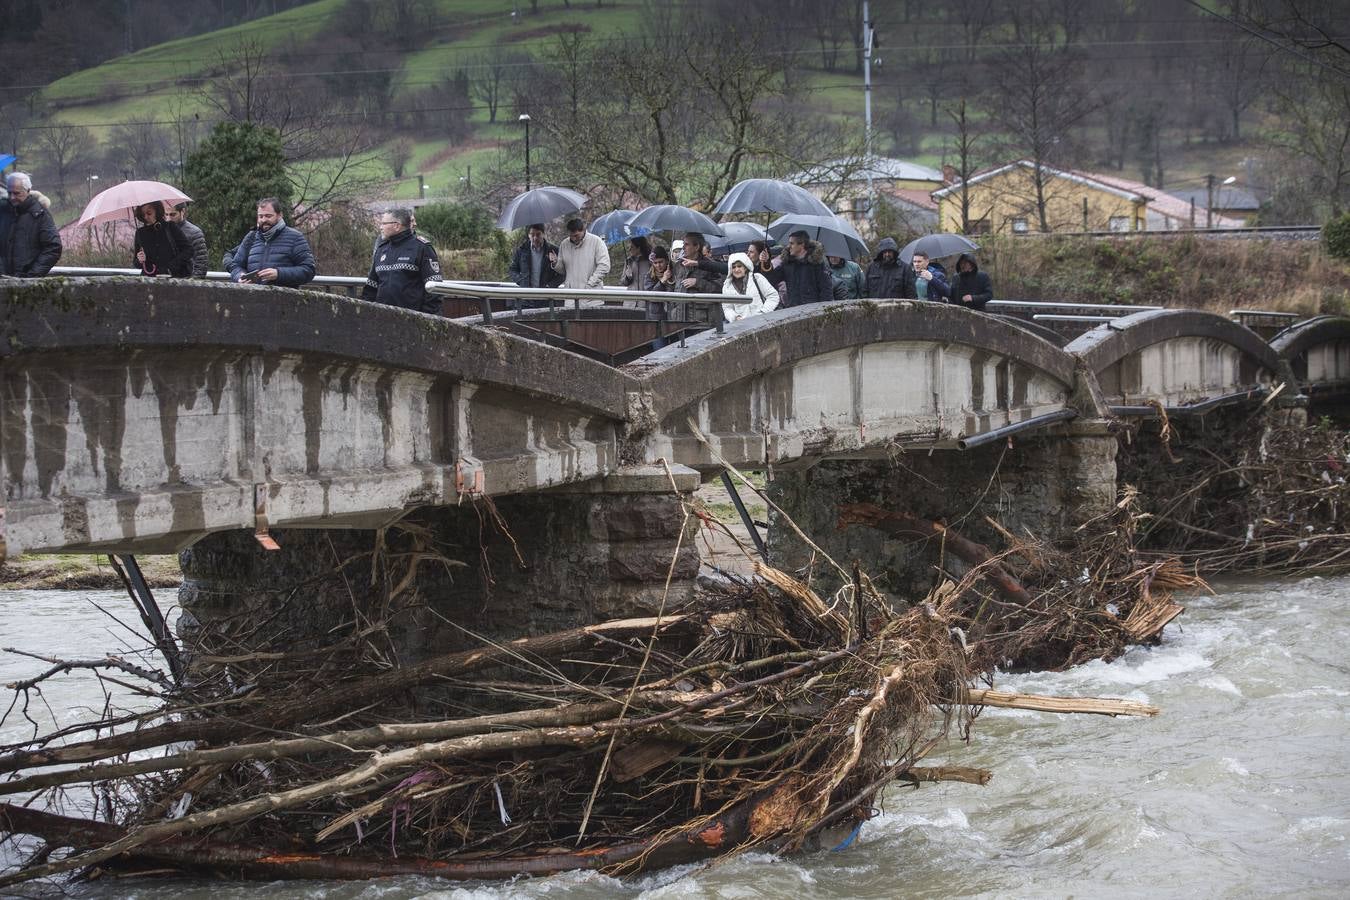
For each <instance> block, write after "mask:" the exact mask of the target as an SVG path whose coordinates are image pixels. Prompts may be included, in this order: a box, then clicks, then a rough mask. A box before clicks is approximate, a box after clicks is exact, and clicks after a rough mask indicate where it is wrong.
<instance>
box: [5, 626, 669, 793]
mask: <svg viewBox="0 0 1350 900" xmlns="http://www.w3.org/2000/svg"><path fill="white" fill-rule="evenodd" d="M684 618H685V617H684V616H665V617H663V618H660V619H657V618H644V619H620V620H617V621H613V622H604V623H601V624H599V625H587V626H584V627H582V628H573V629H570V630H568V631H559V632H555V633H553V634H545V635H539V636H537V637H526V638H518V639H516V640H514V641H510V642H508V643H505V644H501V645H494V646H488V647H482V648H479V649H475V650H465V651H461V652H458V653H449V654H446V655H444V656H439V657H436V658H434V659H429V660H427V661H425V662H422V663H418V664H417V665H414V666H408V667H407V668H401V669H391V670H390V671H388V672H384V673H381V674H379V675H370V676H365V677H362V678H359V679H353V680H351V681H349V682H344V683H342V684H339V685H338V686H337V687H335V688H333V689H331V690H328V691H325V692H323V693H320V694H316V695H312V696H309V697H303V698H301V699H297V700H291V701H288V702H285V703H280V704H278V705H277V706H275V707H273V708H272V709H269V710H266V711H265V712H263V713H262V714H261V715H259V716H258V717H257V718H256V719H254V720H250V719H248V718H247V716H243V717H241V718H242V719H243V721H240V720H239V719H224V718H221V719H216V720H213V721H198V720H195V719H189V720H185V721H181V722H170V723H167V724H164V725H157V726H154V727H152V728H145V729H142V730H140V731H132V732H127V733H124V734H115V735H109V736H108V737H103V738H98V739H97V740H92V741H83V742H81V743H77V744H69V745H66V746H64V747H51V748H45V749H42V750H18V751H14V752H12V753H9V754H6V755H5V756H0V773H5V772H14V771H18V770H19V769H25V768H30V767H34V766H51V765H60V764H66V763H82V762H94V761H96V760H100V759H107V758H109V757H112V756H120V755H121V754H123V753H129V752H131V751H134V750H145V749H148V748H151V747H159V746H163V745H164V744H171V743H178V742H180V741H205V742H208V743H211V742H215V741H225V740H238V739H240V738H241V737H246V736H248V735H252V734H256V733H257V732H259V731H263V730H271V729H277V728H286V727H290V726H293V725H295V724H296V723H300V722H305V721H310V720H313V719H316V718H320V717H322V716H327V715H332V714H334V713H338V712H341V711H343V710H348V709H356V708H359V707H360V706H362V705H363V704H365V703H367V702H369V701H371V700H374V699H377V698H380V697H387V696H389V695H390V694H392V693H396V692H398V691H404V690H409V689H411V688H414V687H418V686H420V685H423V684H426V683H428V682H431V681H434V680H436V679H437V678H444V677H447V676H451V675H463V674H466V673H469V672H474V671H478V670H481V669H485V668H489V667H491V666H494V665H498V664H501V663H504V662H507V661H509V660H511V659H514V658H517V657H522V656H524V657H530V656H533V657H539V658H545V659H547V658H551V657H555V656H558V655H559V654H562V653H568V652H571V651H573V650H576V649H578V648H580V647H583V646H586V645H587V644H588V643H589V642H591V641H593V640H596V639H598V638H599V639H603V638H615V637H622V636H624V635H629V634H643V633H646V632H649V631H651V630H652V629H654V628H667V627H670V626H671V625H675V624H677V623H679V622H682V621H684Z"/></svg>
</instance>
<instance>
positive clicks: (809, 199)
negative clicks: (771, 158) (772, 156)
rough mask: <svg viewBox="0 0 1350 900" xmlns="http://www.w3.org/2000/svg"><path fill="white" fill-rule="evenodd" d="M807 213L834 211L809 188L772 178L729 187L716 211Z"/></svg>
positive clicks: (718, 213) (755, 179)
mask: <svg viewBox="0 0 1350 900" xmlns="http://www.w3.org/2000/svg"><path fill="white" fill-rule="evenodd" d="M770 212H776V213H806V214H808V215H813V216H828V215H832V214H833V213H832V212H831V211H830V208H829V207H828V206H826V205H825V204H824V203H822V202H820V200H818V199H817V198H816V197H815V195H814V194H812V193H811V192H810V191H808V190H806V188H803V187H798V186H797V185H795V184H789V183H788V182H786V181H776V180H774V179H772V178H747V179H746V180H745V181H739V182H737V183H736V186H735V187H733V188H732V189H731V190H729V191H727V194H726V196H725V197H723V198H722V202H721V203H719V204H717V208H716V209H714V210H713V215H715V216H719V215H723V214H725V213H770Z"/></svg>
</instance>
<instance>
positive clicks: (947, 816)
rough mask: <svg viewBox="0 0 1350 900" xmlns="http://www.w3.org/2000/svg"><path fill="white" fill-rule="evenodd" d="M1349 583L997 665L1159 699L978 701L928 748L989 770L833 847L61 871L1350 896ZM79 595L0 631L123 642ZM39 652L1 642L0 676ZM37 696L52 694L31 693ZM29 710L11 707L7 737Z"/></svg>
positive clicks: (1249, 590) (328, 891)
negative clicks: (1039, 659) (945, 742)
mask: <svg viewBox="0 0 1350 900" xmlns="http://www.w3.org/2000/svg"><path fill="white" fill-rule="evenodd" d="M1347 601H1350V577H1338V578H1326V579H1319V578H1314V579H1305V580H1298V581H1261V582H1228V583H1223V584H1220V585H1218V586H1217V589H1216V593H1215V594H1214V595H1212V596H1208V595H1206V596H1196V597H1191V598H1188V599H1187V601H1186V602H1187V605H1188V611H1187V613H1186V614H1185V615H1184V616H1182V617H1181V619H1179V620H1178V621H1177V623H1176V624H1175V625H1174V626H1172V627H1169V629H1168V632H1167V636H1166V639H1165V640H1164V641H1163V643H1162V645H1161V646H1160V647H1156V648H1151V649H1146V648H1136V649H1134V650H1132V651H1130V652H1129V653H1128V654H1126V655H1125V656H1124V657H1123V658H1122V659H1120V660H1117V661H1116V662H1114V663H1111V664H1109V665H1108V664H1101V663H1092V664H1090V665H1086V666H1082V667H1080V668H1078V669H1074V670H1073V671H1070V672H1065V673H1059V674H1036V675H1020V676H1016V677H1009V678H1003V679H1000V681H999V686H1000V687H1003V688H1007V689H1015V690H1024V691H1036V692H1042V693H1062V694H1083V695H1100V696H1123V697H1129V698H1133V699H1137V700H1143V701H1147V702H1149V703H1154V704H1158V705H1160V706H1161V707H1162V709H1163V713H1162V715H1161V716H1159V717H1158V718H1155V719H1120V720H1115V719H1107V718H1101V717H1097V716H1062V717H1057V716H1053V715H1050V714H1046V713H1032V712H1017V711H998V710H990V711H986V712H985V713H984V714H983V715H982V716H981V717H980V718H979V720H978V721H977V722H976V725H975V730H974V734H973V737H972V740H971V742H970V744H969V745H962V744H951V745H949V746H948V747H946V748H945V749H944V751H943V752H942V753H941V755H939V756H936V757H933V758H932V759H931V761H932V762H933V763H934V764H941V763H948V764H953V765H967V766H984V767H987V768H989V769H992V770H993V772H994V780H993V781H992V783H990V784H989V785H988V786H987V787H983V788H980V787H975V786H972V785H967V784H942V785H928V786H925V787H923V788H922V789H919V790H913V789H910V788H901V787H894V788H892V789H890V790H889V791H887V792H886V794H885V797H884V801H885V802H884V804H883V808H882V809H881V810H880V812H879V815H877V816H876V818H874V819H872V820H871V821H870V822H868V823H867V824H866V825H865V826H864V827H863V828H862V829H861V831H860V832H859V833H858V835H857V837H856V839H855V840H854V841H853V843H852V844H851V845H850V846H849V847H847V848H845V849H841V850H839V851H837V852H829V851H821V852H817V853H811V854H806V855H802V856H795V857H779V856H775V855H772V854H768V853H750V854H746V855H744V856H742V857H740V858H737V859H734V860H732V861H730V862H728V863H725V864H723V865H719V866H716V867H712V868H699V867H686V868H681V869H676V870H670V871H665V872H660V873H656V874H652V875H648V876H645V877H642V878H640V879H636V880H628V881H620V880H616V879H613V878H608V877H605V876H603V875H599V874H595V873H581V874H564V875H558V876H554V877H551V878H540V879H522V880H517V881H514V882H510V883H505V884H502V883H496V884H471V885H462V884H453V883H446V882H439V881H434V880H429V879H420V878H396V879H387V880H382V881H376V882H368V883H342V882H333V883H329V882H308V883H280V882H279V883H273V884H238V885H232V884H228V883H221V882H219V881H207V880H176V881H171V882H163V881H150V880H134V879H133V880H120V881H115V882H114V881H105V882H100V883H94V884H89V885H78V886H74V887H71V888H68V891H69V892H70V893H71V894H73V895H74V896H76V897H88V898H112V897H135V898H143V900H152V898H153V900H161V898H162V900H168V898H175V900H177V898H191V900H196V898H207V897H210V898H213V900H215V898H246V897H247V898H252V897H258V896H266V897H269V898H324V900H344V898H391V900H395V898H397V900H402V898H430V897H437V898H464V900H468V898H494V900H495V898H508V897H511V898H514V897H539V898H543V897H547V898H567V900H581V898H602V897H606V898H607V897H648V898H685V897H693V898H701V897H709V898H713V897H716V898H794V900H797V898H803V897H839V898H844V897H990V898H994V897H999V898H1002V897H1070V896H1076V897H1186V898H1193V897H1263V898H1264V897H1300V898H1302V897H1338V898H1339V897H1345V896H1350V839H1348V836H1350V779H1347V777H1346V774H1347V771H1350V739H1348V738H1350V657H1347V655H1346V648H1347V647H1350V615H1347ZM92 602H98V603H100V604H103V605H105V606H107V607H108V608H110V609H112V610H114V611H116V612H117V613H118V614H119V615H125V614H127V613H128V612H129V609H128V605H127V601H126V600H125V598H124V597H123V596H121V595H120V594H100V593H88V592H64V591H59V592H58V591H32V592H18V591H15V592H0V622H2V623H3V627H2V629H0V630H2V631H3V638H0V645H3V646H20V647H24V648H26V649H29V650H33V651H38V652H45V653H51V654H54V655H60V656H91V655H96V654H102V653H104V652H106V651H107V650H108V649H110V648H114V647H117V646H118V645H119V640H120V638H119V629H118V628H117V627H116V626H114V625H111V624H110V623H109V622H108V620H107V619H106V618H105V617H104V616H103V615H101V614H100V613H99V612H98V611H97V610H96V609H94V608H93V607H92V606H91V603H92ZM41 667H42V664H41V663H38V662H36V661H34V660H22V659H19V658H16V657H14V656H10V655H0V683H4V682H8V681H12V680H14V679H15V678H16V677H21V676H25V675H30V674H32V673H34V672H36V671H38V670H40V668H41ZM44 698H45V701H46V704H47V706H50V708H51V710H52V712H53V713H55V714H56V715H57V717H58V718H60V719H63V720H70V719H71V718H73V717H75V716H76V715H78V713H79V711H80V709H81V707H91V706H99V705H101V703H102V697H101V694H100V693H99V692H98V691H97V690H96V689H90V687H89V682H88V681H87V680H85V679H79V678H75V677H70V678H63V679H60V680H57V681H54V682H52V683H51V684H50V685H49V686H48V688H47V689H46V690H45V692H44ZM6 705H8V704H7V703H6ZM33 715H34V717H35V718H39V719H40V720H41V716H42V715H47V711H46V709H44V708H43V707H42V706H41V705H36V706H35V707H34V709H33ZM27 727H28V726H26V723H24V722H23V720H22V718H16V717H15V714H13V713H11V714H10V717H9V719H8V720H7V721H6V722H5V723H4V725H3V727H0V739H3V740H7V741H8V740H13V739H14V737H15V736H16V735H18V734H22V733H25V729H26V728H27ZM10 852H12V850H0V853H10ZM10 858H12V857H10ZM25 893H26V894H28V895H32V894H33V888H31V886H30V887H29V889H27V890H26V891H25Z"/></svg>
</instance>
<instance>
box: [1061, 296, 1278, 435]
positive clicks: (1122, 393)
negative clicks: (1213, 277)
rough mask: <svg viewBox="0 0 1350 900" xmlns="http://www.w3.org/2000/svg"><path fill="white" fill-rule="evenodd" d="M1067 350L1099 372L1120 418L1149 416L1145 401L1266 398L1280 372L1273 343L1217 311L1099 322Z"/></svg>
mask: <svg viewBox="0 0 1350 900" xmlns="http://www.w3.org/2000/svg"><path fill="white" fill-rule="evenodd" d="M1064 349H1065V351H1066V352H1067V353H1070V354H1073V355H1074V356H1077V357H1078V358H1080V359H1082V360H1083V362H1084V363H1085V364H1086V366H1087V367H1088V368H1089V369H1090V370H1091V371H1092V372H1093V374H1095V375H1096V377H1097V381H1098V383H1099V384H1100V386H1101V390H1102V393H1103V395H1104V397H1105V399H1106V402H1107V403H1108V404H1109V405H1110V406H1111V408H1112V411H1114V412H1115V413H1117V414H1118V415H1150V414H1152V409H1151V408H1150V407H1149V406H1147V405H1145V404H1146V402H1147V401H1151V400H1157V401H1160V402H1161V403H1162V404H1163V406H1164V407H1166V408H1168V409H1169V410H1185V409H1195V410H1199V409H1202V408H1208V406H1207V405H1208V404H1212V403H1215V402H1218V401H1223V400H1228V399H1236V398H1239V397H1242V396H1251V395H1255V394H1259V393H1263V392H1264V391H1265V390H1267V389H1268V387H1269V385H1270V383H1271V381H1272V379H1274V378H1275V377H1276V375H1277V373H1278V372H1279V370H1280V360H1279V357H1278V356H1277V355H1276V354H1275V351H1274V350H1272V349H1271V348H1270V345H1269V344H1267V343H1266V342H1265V341H1263V340H1261V337H1260V336H1259V335H1257V334H1256V333H1255V332H1253V331H1251V330H1250V329H1248V328H1244V327H1243V326H1241V325H1239V324H1237V323H1236V322H1233V321H1231V320H1229V319H1227V318H1225V317H1223V316H1220V315H1216V314H1214V313H1206V312H1200V311H1197V310H1181V309H1163V310H1152V311H1149V312H1141V313H1136V314H1134V315H1131V316H1126V317H1124V318H1120V319H1116V320H1114V321H1111V322H1107V323H1105V324H1102V325H1099V326H1097V327H1096V328H1094V329H1092V330H1091V331H1089V332H1087V333H1086V334H1083V335H1081V336H1080V337H1078V338H1076V339H1075V340H1073V341H1071V342H1070V343H1069V344H1068V345H1067V346H1066V347H1065V348H1064Z"/></svg>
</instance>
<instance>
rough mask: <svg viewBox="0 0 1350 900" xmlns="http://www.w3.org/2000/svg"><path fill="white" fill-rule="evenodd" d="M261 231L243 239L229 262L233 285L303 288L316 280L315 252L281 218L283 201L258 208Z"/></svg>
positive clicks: (261, 203) (268, 199)
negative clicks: (303, 285) (240, 283)
mask: <svg viewBox="0 0 1350 900" xmlns="http://www.w3.org/2000/svg"><path fill="white" fill-rule="evenodd" d="M257 213H258V217H257V221H258V227H257V228H255V229H254V230H253V231H250V232H249V233H248V234H247V235H245V236H244V240H243V241H241V242H240V244H239V247H238V249H236V250H235V253H234V256H233V257H231V258H230V261H229V266H228V268H229V270H230V280H231V281H243V282H246V283H249V284H257V283H262V284H272V285H277V286H279V287H300V285H302V284H308V283H309V282H311V281H313V280H314V251H313V250H311V249H310V248H309V241H308V240H306V239H305V236H304V235H303V234H301V233H300V232H299V231H296V230H295V229H294V228H292V227H290V226H289V225H287V224H286V220H285V219H283V218H282V217H281V201H280V200H278V199H277V198H276V197H264V198H263V199H261V200H259V201H258V204H257Z"/></svg>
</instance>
